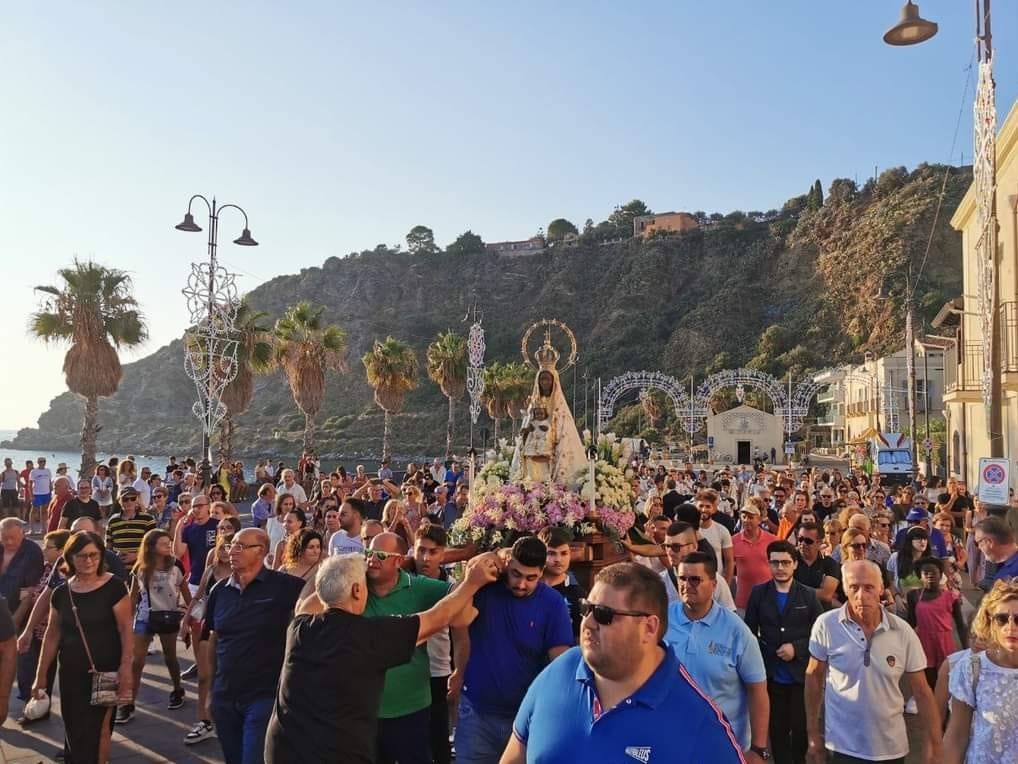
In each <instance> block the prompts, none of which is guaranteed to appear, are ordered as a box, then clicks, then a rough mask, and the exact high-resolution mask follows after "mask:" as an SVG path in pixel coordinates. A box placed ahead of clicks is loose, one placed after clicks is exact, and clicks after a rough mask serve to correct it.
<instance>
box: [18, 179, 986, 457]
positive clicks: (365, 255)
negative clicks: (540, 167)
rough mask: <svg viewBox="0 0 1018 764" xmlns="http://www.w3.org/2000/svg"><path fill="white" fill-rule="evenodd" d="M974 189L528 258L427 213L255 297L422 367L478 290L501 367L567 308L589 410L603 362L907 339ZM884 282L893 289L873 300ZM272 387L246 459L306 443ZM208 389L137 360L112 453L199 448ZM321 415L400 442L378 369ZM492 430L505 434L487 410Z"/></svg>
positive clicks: (288, 405) (791, 365) (342, 383)
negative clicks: (313, 314) (197, 413)
mask: <svg viewBox="0 0 1018 764" xmlns="http://www.w3.org/2000/svg"><path fill="white" fill-rule="evenodd" d="M945 177H946V185H944V183H945ZM970 182H971V171H970V169H969V168H947V167H945V166H941V165H921V166H919V167H918V168H916V169H915V170H914V171H912V172H908V171H906V170H905V169H904V168H893V169H891V170H887V171H885V172H884V173H883V174H881V175H880V177H879V178H876V179H873V180H870V181H869V182H867V183H866V184H865V185H863V186H862V187H861V188H860V187H857V186H856V184H855V183H854V182H852V181H850V180H846V179H838V180H835V181H833V182H832V183H831V184H830V186H829V188H828V191H827V193H826V194H824V193H823V190H822V188H821V187H820V184H819V182H818V183H814V184H810V186H809V188H808V192H807V193H805V194H803V195H802V196H800V197H796V198H794V199H791V200H789V201H788V202H787V203H786V204H785V205H784V206H783V208H782V209H781V210H771V211H770V212H766V213H763V212H756V211H750V212H741V211H735V212H731V213H729V214H727V215H722V214H720V213H713V214H711V215H707V214H706V213H703V212H696V213H693V215H694V216H695V217H697V218H698V219H699V220H700V222H701V225H702V226H703V228H702V229H701V230H696V231H692V232H689V233H686V234H681V235H659V236H655V237H653V238H651V239H649V240H647V241H641V240H636V239H632V238H630V237H631V233H632V217H633V215H635V214H639V213H641V212H642V211H646V209H647V208H646V205H645V204H643V203H642V202H639V201H638V200H634V201H633V202H631V203H629V204H627V205H623V206H620V207H619V208H617V209H616V210H615V211H614V212H613V213H612V215H611V216H610V217H609V219H608V220H606V221H603V222H602V223H599V224H596V225H595V224H594V223H593V222H592V221H589V220H588V221H587V224H586V225H584V226H583V228H582V231H581V232H580V234H579V235H578V236H570V237H569V238H568V239H566V234H567V233H569V234H571V233H572V229H571V228H570V226H571V224H569V221H565V220H560V219H556V220H554V221H553V223H554V226H552V225H549V234H553V235H552V236H551V237H550V238H551V239H553V241H554V245H553V246H550V247H549V249H547V250H546V251H545V252H543V253H541V254H538V255H533V256H528V257H510V256H500V255H495V254H492V253H489V252H484V251H483V244H482V242H481V239H480V237H478V236H476V235H475V234H473V233H471V232H467V233H466V234H464V235H463V236H461V237H460V238H459V239H458V240H457V242H456V245H455V246H450V247H449V248H448V249H447V250H445V251H441V250H439V249H438V248H437V247H436V246H435V245H434V241H433V237H431V236H429V234H430V230H429V229H427V228H426V227H425V226H418V227H416V228H415V229H414V232H412V233H414V237H413V238H412V246H411V249H412V250H413V251H415V252H417V254H411V253H410V252H400V251H393V250H390V249H389V248H387V247H385V246H382V245H380V246H379V247H376V248H375V249H373V250H366V251H364V252H360V253H353V254H351V255H350V256H348V257H344V258H339V257H330V258H328V259H327V260H326V261H325V263H324V264H323V265H322V266H321V267H315V268H305V269H302V270H301V271H300V273H297V274H291V275H281V276H277V277H276V278H274V279H272V280H271V281H269V282H267V283H265V284H263V285H261V286H259V287H258V288H256V289H255V290H253V291H252V292H251V293H250V294H249V302H250V304H251V306H252V309H254V310H262V311H265V312H266V313H267V314H268V315H269V317H270V318H271V319H273V320H274V319H276V318H278V317H279V316H281V315H282V314H283V313H284V312H285V310H286V309H287V307H288V306H289V305H292V304H294V303H296V302H298V301H300V300H306V301H308V302H310V303H312V304H315V305H323V306H326V310H325V314H324V320H325V321H327V322H328V323H329V324H335V325H337V326H339V327H341V328H342V329H343V330H344V331H345V332H346V337H347V348H348V353H349V357H351V358H359V357H361V356H363V355H364V354H365V353H367V352H368V351H369V350H371V348H372V346H373V343H374V341H375V340H376V339H383V338H385V337H387V336H389V335H393V336H396V337H399V338H400V339H401V340H403V341H404V342H406V343H407V344H408V345H409V346H410V347H411V348H413V349H414V350H415V351H416V352H417V354H418V357H419V359H420V360H421V362H422V364H423V363H424V357H425V350H426V348H427V347H428V344H429V343H430V342H432V341H433V340H434V338H435V336H436V335H437V334H438V333H439V332H443V331H446V330H447V329H450V328H453V329H456V330H459V331H462V332H464V333H465V330H466V327H465V325H464V324H463V323H462V319H463V316H464V314H465V313H466V311H467V308H468V306H469V304H470V300H471V295H472V293H474V292H475V291H476V294H477V299H478V304H479V306H480V308H481V309H482V310H483V313H484V326H485V330H486V338H487V348H488V349H487V359H488V361H489V362H491V361H496V360H497V361H502V362H507V361H514V360H518V359H519V339H520V335H521V334H522V332H523V331H524V330H525V328H526V327H527V326H528V325H529V324H530V323H532V322H533V321H535V320H537V319H540V318H559V319H561V320H563V321H565V322H566V323H567V324H569V326H571V327H572V328H573V330H574V331H575V332H576V335H577V338H578V341H579V344H580V361H579V368H578V371H577V374H576V376H575V379H574V373H573V372H572V371H570V372H567V373H566V374H565V375H564V376H563V384H564V385H565V386H566V387H567V389H566V397H567V399H569V400H572V393H573V386H574V384H575V385H577V390H578V395H577V400H578V401H579V405H578V408H580V409H581V410H579V411H576V412H574V413H575V414H577V415H579V416H582V414H583V412H582V401H583V380H582V377H583V373H584V372H586V373H587V374H588V377H589V379H591V380H594V379H596V378H597V377H599V376H600V377H602V378H604V379H605V380H607V379H608V378H610V377H612V376H614V375H616V374H620V373H622V372H624V371H627V370H639V369H651V370H652V369H657V370H661V371H663V372H665V373H667V374H671V375H674V376H676V377H678V378H680V379H681V378H688V375H689V374H690V373H692V374H694V375H695V377H696V378H697V379H702V378H703V376H704V375H705V374H706V373H709V372H712V371H716V370H718V369H720V368H726V367H729V368H730V367H735V366H739V365H749V366H752V367H754V368H759V369H762V370H766V371H768V372H771V373H773V374H776V375H782V376H783V375H784V374H786V373H787V372H788V371H791V372H792V374H793V376H794V377H798V376H800V375H802V374H804V373H806V371H808V370H809V369H816V368H821V367H827V366H831V365H835V364H838V363H844V362H848V361H858V360H860V359H861V354H862V352H863V351H865V350H873V351H874V352H876V353H878V354H879V353H884V352H887V351H890V350H894V349H896V348H898V347H900V346H901V345H902V336H903V328H902V327H903V311H902V297H903V294H904V290H905V283H906V279H907V278H908V274H909V265H908V263H909V259H911V260H912V262H913V263H914V266H913V267H914V269H916V270H917V269H918V264H919V262H920V261H921V260H922V259H923V254H924V252H925V250H926V245H927V239H928V237H929V234H930V228H931V226H932V224H933V219H934V214H935V211H936V209H937V203H938V198H939V196H940V193H941V188H942V186H943V187H944V190H945V193H944V199H943V208H942V210H941V213H940V217H939V220H938V222H937V225H936V229H935V230H934V231H933V236H932V245H931V247H930V252H929V259H928V262H927V263H926V265H925V268H924V270H923V273H922V278H921V279H920V280H919V284H918V287H917V291H916V296H917V306H918V311H919V315H920V318H925V319H929V318H931V317H932V315H933V314H934V313H935V312H936V311H937V309H938V308H939V307H940V305H941V304H942V303H943V302H944V301H945V300H946V299H948V298H950V297H951V296H954V295H956V294H958V293H959V291H960V289H961V271H960V264H961V241H960V236H959V235H958V234H957V233H955V232H954V231H952V230H951V228H950V226H949V224H948V220H949V218H950V216H951V213H952V212H953V211H954V209H955V207H956V206H957V204H958V202H959V200H960V199H961V197H962V195H963V194H964V192H965V190H966V188H967V187H968V185H969V183H970ZM553 229H554V230H553ZM620 238H621V239H622V240H618V239H620ZM881 287H882V288H883V291H884V293H885V294H887V295H888V299H886V300H874V299H873V295H874V293H875V292H876V291H877V290H878V288H881ZM253 384H254V395H253V400H252V403H251V406H250V408H249V409H248V410H247V411H246V412H245V413H243V414H242V415H240V416H238V417H237V418H236V422H235V424H236V431H235V434H234V443H233V448H234V452H235V453H237V454H247V455H249V456H257V455H260V454H263V453H264V454H268V453H278V454H292V453H295V452H296V451H297V450H298V449H299V447H300V442H301V438H302V435H303V430H304V418H303V416H301V415H300V412H299V411H298V409H297V407H296V405H295V403H294V400H293V397H292V396H291V394H290V391H289V389H288V387H287V385H286V383H285V381H284V380H283V378H282V376H281V374H280V373H278V372H277V373H276V374H273V375H269V376H266V377H257V378H255V379H254V382H253ZM193 395H194V389H193V385H192V384H191V383H190V381H189V380H188V379H187V377H186V375H185V374H184V368H183V344H182V342H180V341H175V342H173V343H171V344H170V345H168V346H166V347H163V348H160V349H158V350H157V351H156V352H154V353H153V354H152V355H150V356H148V357H146V358H144V359H142V360H140V361H137V362H134V363H131V364H128V365H126V366H124V378H123V382H122V383H121V385H120V389H119V390H118V391H117V393H116V394H115V395H113V396H111V397H110V398H106V399H103V400H102V402H101V410H102V417H101V420H102V423H103V428H102V431H101V432H100V433H99V447H100V449H102V450H107V451H124V450H132V451H141V452H150V453H156V452H162V453H166V452H171V451H172V452H181V453H194V452H195V451H196V450H197V446H198V444H199V433H198V429H197V421H196V420H195V419H194V417H193V416H192V415H191V413H190V407H191V402H192V399H193ZM593 395H594V393H593V392H591V394H590V411H591V413H593V410H594V407H595V403H594V401H593ZM634 397H635V396H634ZM632 405H634V406H640V405H641V404H639V403H634V404H632ZM648 405H649V404H648ZM659 407H660V406H659ZM664 408H665V412H664V413H663V414H661V415H659V418H658V419H657V420H655V430H656V431H659V432H662V433H663V432H666V431H668V430H669V428H670V426H671V425H673V424H674V422H673V421H671V420H672V417H670V416H669V414H668V412H667V407H664ZM81 412H82V403H81V402H80V399H78V398H76V397H75V396H73V395H72V394H70V393H65V394H63V395H61V396H59V397H57V398H55V399H54V400H53V402H52V404H51V406H50V409H49V410H48V411H46V412H45V413H44V414H43V415H42V416H41V417H40V419H39V428H38V429H26V430H22V431H21V432H20V433H19V434H18V437H17V438H16V439H15V441H14V444H15V446H17V447H23V448H33V447H41V446H47V447H52V448H59V447H74V446H75V445H76V444H77V441H78V438H79V427H80V422H81ZM447 412H448V404H447V400H446V399H445V397H444V396H443V394H442V392H441V390H440V389H439V387H438V386H437V385H435V384H433V383H431V382H427V383H425V384H421V385H420V386H419V387H418V388H417V389H415V390H411V391H409V392H407V394H406V402H405V405H404V406H403V408H402V410H401V411H400V412H399V413H393V414H392V416H391V427H392V442H393V450H394V452H395V453H396V454H422V453H428V454H436V453H443V452H444V448H445V438H446V418H447ZM457 412H458V417H457V421H456V430H455V433H454V443H455V445H456V449H457V450H458V451H460V452H462V451H463V450H464V449H465V447H466V443H467V440H468V426H469V420H468V417H467V413H466V412H467V407H466V406H459V407H457ZM634 413H635V412H629V413H626V414H625V416H626V417H627V421H629V420H632V422H633V429H635V428H637V427H640V426H641V425H642V427H643V428H644V429H647V428H648V427H649V426H650V423H649V422H648V419H649V417H648V416H646V415H645V416H643V417H642V418H641V417H640V416H634ZM651 413H654V412H653V410H652V411H651ZM620 416H622V413H620ZM482 417H485V415H484V414H482ZM318 421H319V423H320V429H319V430H318V432H317V446H318V449H319V451H320V452H322V453H343V454H347V455H353V454H356V453H373V454H377V453H379V452H380V450H381V445H382V429H383V411H382V410H381V409H380V408H378V407H377V406H375V405H373V391H372V389H371V387H369V386H368V384H367V381H366V380H365V377H364V374H363V370H362V369H355V368H351V369H350V370H349V371H347V372H346V373H342V374H334V375H332V376H330V377H328V378H327V380H326V384H325V396H324V403H323V405H322V407H321V411H320V413H319V414H318ZM505 425H506V426H505V429H506V430H507V429H508V424H507V423H505ZM479 427H486V428H488V429H489V430H490V429H493V428H492V425H491V423H490V421H489V420H487V418H486V417H485V418H484V421H483V422H482V423H481V424H480V425H479ZM626 429H630V428H629V427H627V428H626ZM475 441H476V442H477V443H478V444H479V442H480V434H479V432H477V431H476V430H475Z"/></svg>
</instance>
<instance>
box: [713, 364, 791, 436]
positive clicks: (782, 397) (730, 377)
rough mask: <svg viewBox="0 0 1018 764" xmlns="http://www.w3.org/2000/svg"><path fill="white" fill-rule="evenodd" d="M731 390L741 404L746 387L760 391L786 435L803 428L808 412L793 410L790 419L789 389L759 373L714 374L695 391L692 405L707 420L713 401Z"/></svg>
mask: <svg viewBox="0 0 1018 764" xmlns="http://www.w3.org/2000/svg"><path fill="white" fill-rule="evenodd" d="M730 387H734V388H735V396H736V398H738V400H739V402H740V403H741V402H742V400H743V397H744V396H745V394H746V393H745V389H746V388H747V387H752V388H754V389H756V390H760V391H761V392H763V393H764V394H765V395H767V397H768V398H770V399H771V402H772V403H773V404H774V415H775V416H778V417H781V422H782V426H783V427H784V429H785V432H788V433H793V432H795V431H796V430H798V429H799V428H800V427H802V421H803V419H804V417H805V412H802V413H799V412H798V411H797V410H796V409H795V407H794V406H793V408H792V412H791V417H790V416H789V411H788V404H789V401H788V392H787V390H786V387H785V386H784V385H782V384H781V380H779V379H777V378H776V377H773V376H771V375H770V374H768V373H766V372H763V371H757V370H756V369H725V370H724V371H719V372H718V373H717V374H711V375H710V376H709V377H707V379H705V380H704V381H703V382H701V383H700V386H699V387H698V388H696V397H695V398H694V399H693V402H694V404H695V405H697V406H698V407H700V408H702V409H703V411H704V412H705V413H704V416H705V417H706V416H707V412H708V411H709V408H708V404H709V403H710V399H711V397H713V395H714V394H715V393H717V392H718V391H720V390H726V389H728V388H730Z"/></svg>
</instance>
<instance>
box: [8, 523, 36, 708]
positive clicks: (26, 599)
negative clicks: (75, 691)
mask: <svg viewBox="0 0 1018 764" xmlns="http://www.w3.org/2000/svg"><path fill="white" fill-rule="evenodd" d="M44 567H45V564H44V561H43V556H42V549H41V548H40V547H39V545H38V544H36V543H35V542H34V541H32V540H31V539H27V538H25V526H24V524H23V523H22V522H21V520H19V519H18V518H16V517H5V518H4V519H3V520H0V597H3V598H4V599H5V600H7V606H8V607H9V608H10V610H11V612H12V614H13V619H14V626H15V628H16V629H20V628H21V626H22V625H23V624H24V623H25V621H26V620H28V615H29V613H30V612H31V610H32V597H31V596H27V592H29V591H33V590H34V589H35V587H36V586H37V585H38V584H39V579H40V578H42V572H43V568H44ZM32 657H34V656H27V655H26V656H21V657H20V658H19V659H18V697H19V698H20V699H21V700H28V698H29V693H30V692H31V689H32V680H33V679H34V678H35V677H34V676H32V674H33V672H34V671H35V666H34V665H31V666H30V665H29V663H30V661H31V658H32Z"/></svg>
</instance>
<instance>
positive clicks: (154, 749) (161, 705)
mask: <svg viewBox="0 0 1018 764" xmlns="http://www.w3.org/2000/svg"><path fill="white" fill-rule="evenodd" d="M154 644H156V645H157V647H158V640H156V641H155V643H154ZM177 647H178V649H180V650H181V651H182V652H181V654H182V656H183V657H182V660H181V664H182V668H185V669H186V668H187V667H188V666H190V665H191V662H190V660H188V658H189V657H190V656H191V653H190V650H184V645H183V644H182V643H180V642H178V643H177ZM58 685H59V683H58ZM171 689H173V686H172V684H171V683H170V678H169V674H168V672H167V671H166V665H165V664H164V663H163V659H162V653H161V652H157V653H156V654H155V655H150V656H148V661H147V663H146V666H145V672H144V673H143V674H142V677H141V692H140V693H139V695H138V702H137V704H136V711H135V715H134V718H133V719H132V720H131V721H130V722H128V723H127V724H125V725H122V726H117V727H114V731H113V749H112V751H111V754H110V761H111V762H114V763H115V764H141V763H142V762H182V763H185V762H186V763H187V764H192V763H196V762H222V761H223V754H222V751H221V750H220V748H219V742H218V741H217V740H216V738H214V737H211V738H208V739H206V740H204V741H202V742H201V743H198V744H196V745H184V734H185V733H186V732H187V731H188V730H189V729H191V725H192V724H194V722H195V721H196V719H195V705H196V699H197V691H198V685H197V682H195V681H191V682H188V681H186V680H185V682H184V689H185V690H186V691H187V699H186V700H185V702H184V706H183V708H178V709H177V710H176V711H168V710H167V709H166V703H167V702H168V701H169V697H170V690H171ZM21 707H22V706H21V702H20V701H18V700H17V699H15V698H12V699H11V710H10V718H8V719H7V721H6V722H5V723H4V725H3V727H2V728H0V764H39V763H40V762H44V763H45V764H50V763H51V762H54V761H55V760H56V759H55V757H56V755H57V754H58V753H60V752H61V751H62V750H63V745H64V743H63V734H64V727H63V722H62V720H61V719H60V718H59V712H60V705H59V686H58V690H57V697H56V698H55V699H54V712H53V715H52V716H51V717H50V718H49V719H48V720H47V721H45V722H39V723H36V724H33V725H31V726H29V727H25V728H22V727H20V726H19V725H18V724H17V723H16V722H15V721H14V720H15V719H16V718H17V717H18V716H20V715H21Z"/></svg>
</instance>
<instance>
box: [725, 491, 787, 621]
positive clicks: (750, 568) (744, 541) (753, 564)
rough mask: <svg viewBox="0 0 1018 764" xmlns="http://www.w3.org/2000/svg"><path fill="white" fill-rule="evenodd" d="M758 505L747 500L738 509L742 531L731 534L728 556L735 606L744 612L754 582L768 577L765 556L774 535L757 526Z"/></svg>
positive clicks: (760, 582) (774, 538)
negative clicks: (732, 567) (730, 557)
mask: <svg viewBox="0 0 1018 764" xmlns="http://www.w3.org/2000/svg"><path fill="white" fill-rule="evenodd" d="M760 521H761V516H760V507H759V506H758V502H757V501H754V500H752V499H750V500H749V501H747V502H746V503H745V504H744V505H743V507H742V509H740V510H739V522H740V523H741V525H742V530H741V531H739V532H738V533H736V534H735V535H734V536H732V555H733V556H734V557H735V606H736V607H737V608H738V609H739V612H740V613H742V612H745V610H746V603H747V602H749V595H750V592H752V591H753V587H754V586H756V585H757V584H762V583H765V582H767V581H770V580H771V565H770V562H769V561H768V559H767V545H768V544H770V543H771V542H772V541H777V540H778V537H777V536H775V535H774V534H772V533H768V532H767V531H765V530H764V529H763V528H761V527H760Z"/></svg>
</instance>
